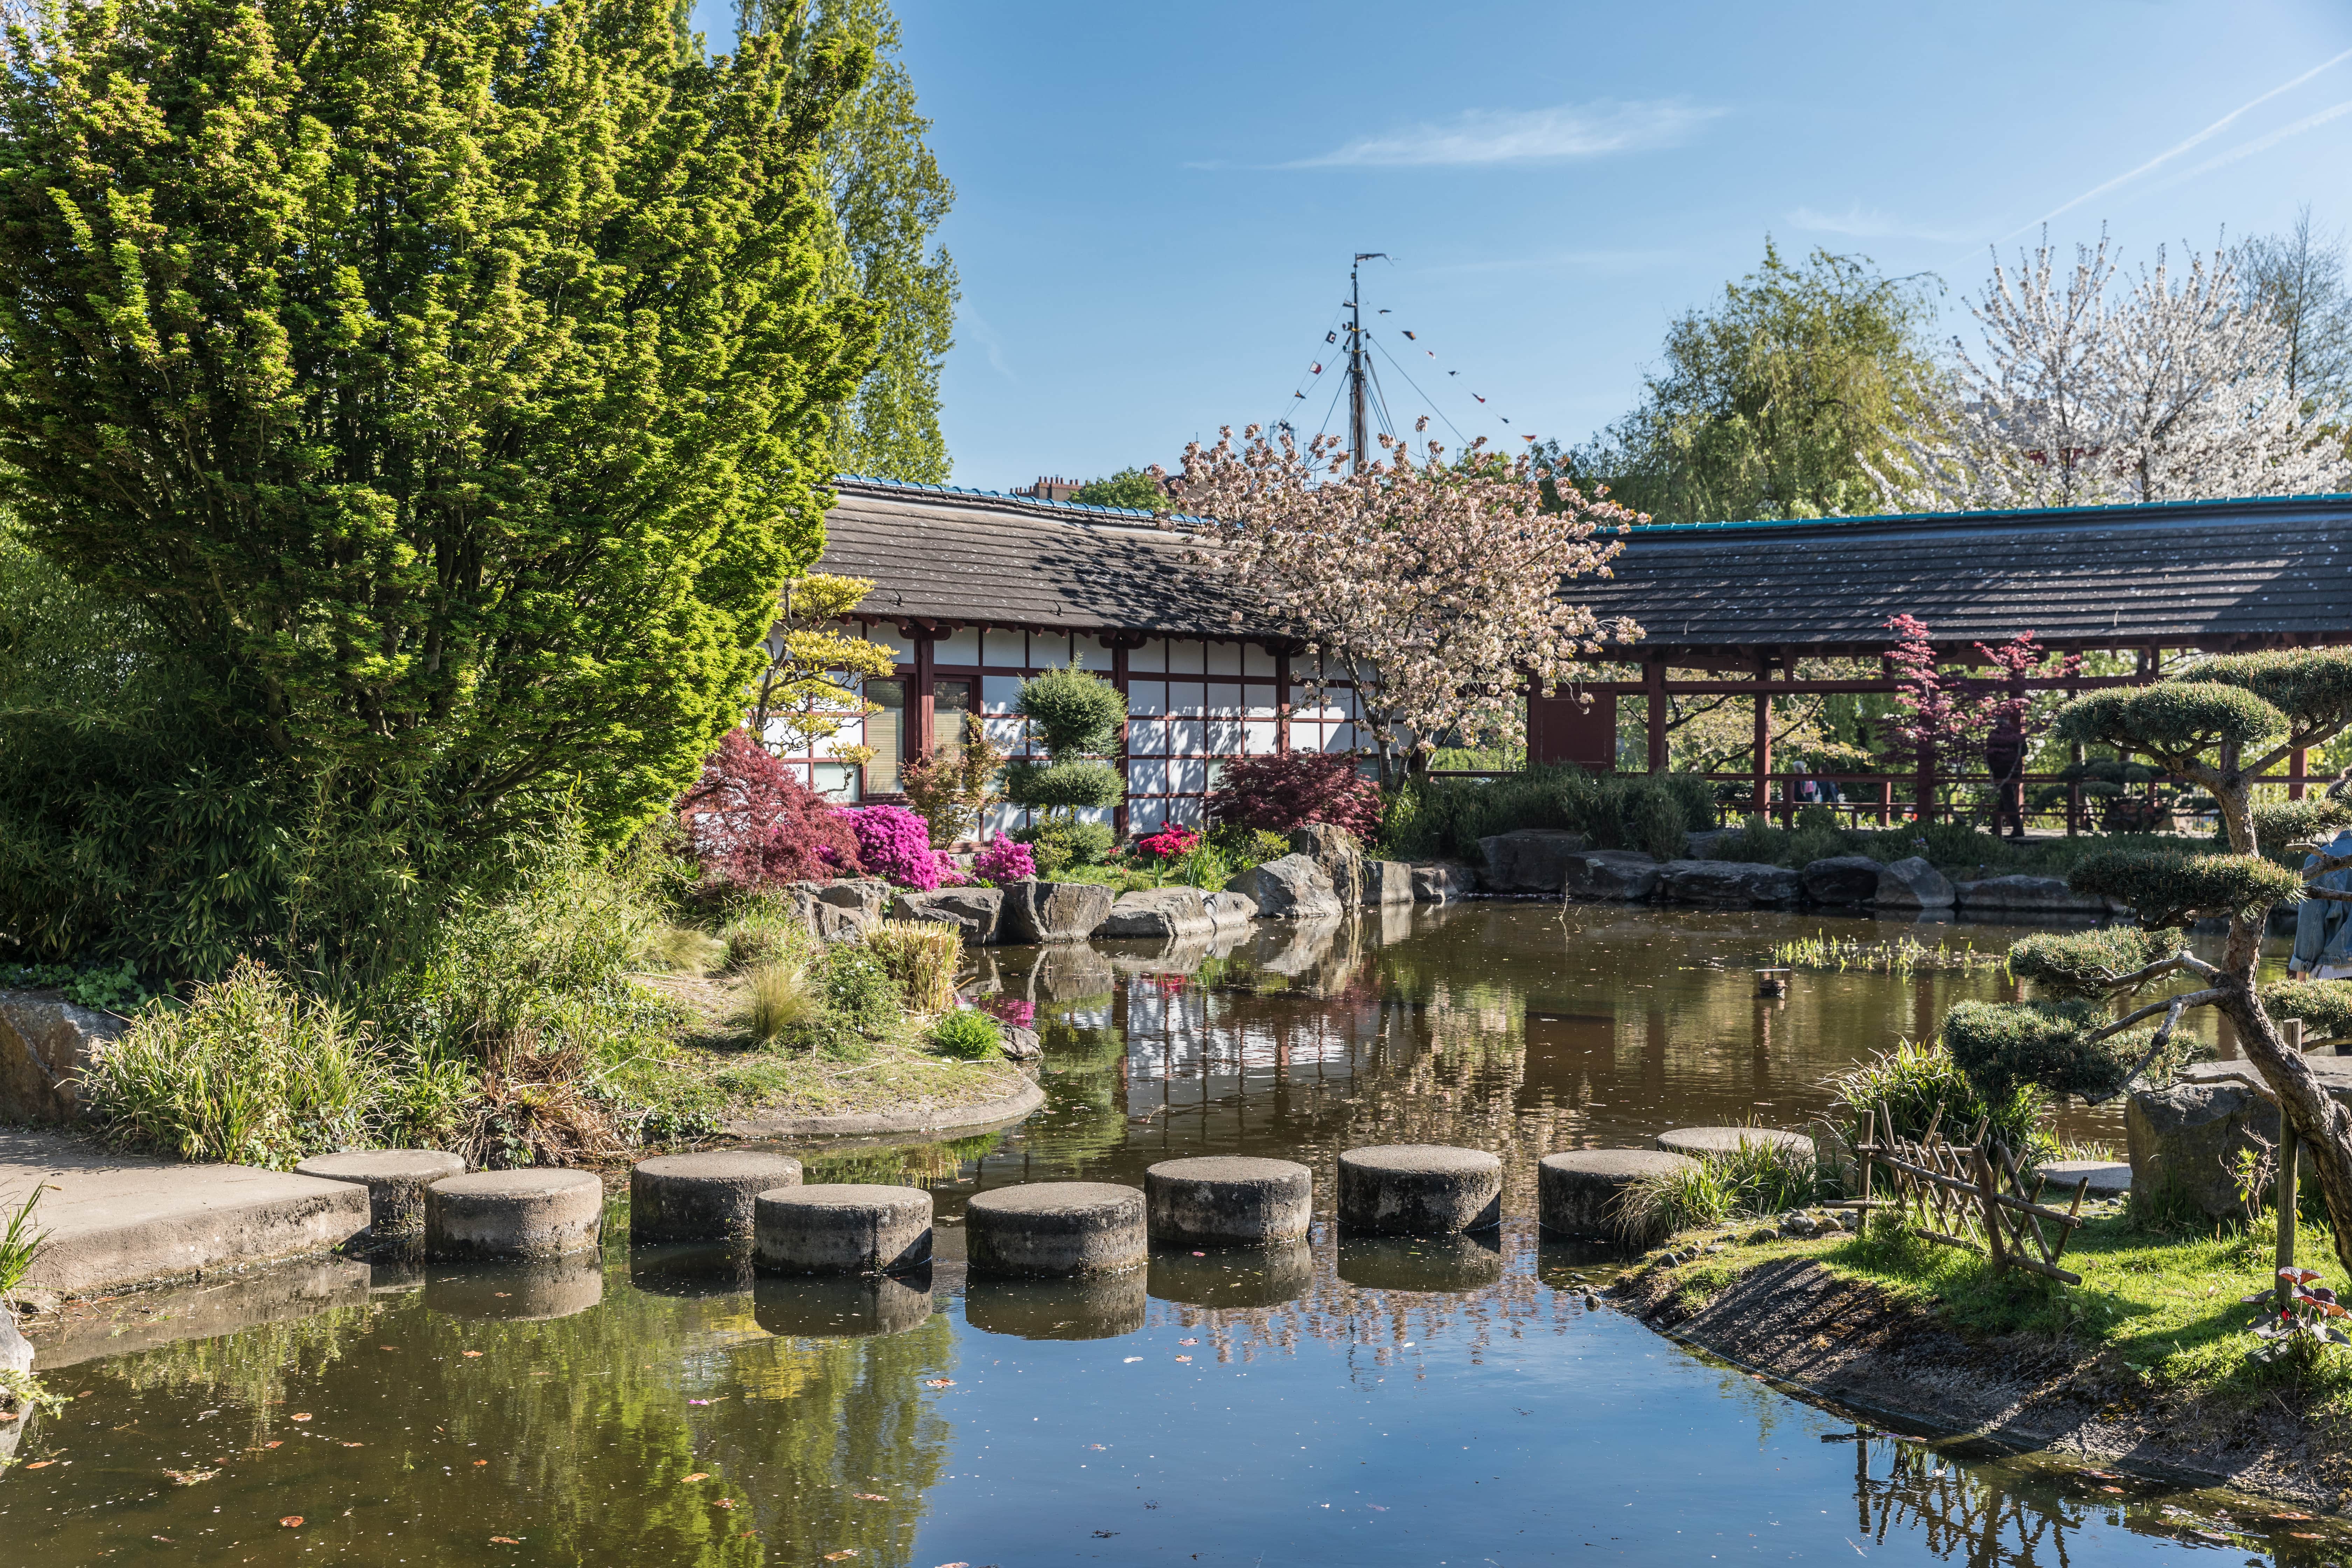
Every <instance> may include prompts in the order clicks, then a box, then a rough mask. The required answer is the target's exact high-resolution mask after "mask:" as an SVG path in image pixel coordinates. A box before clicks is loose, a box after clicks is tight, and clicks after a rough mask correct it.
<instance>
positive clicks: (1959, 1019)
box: [1944, 1001, 2202, 1103]
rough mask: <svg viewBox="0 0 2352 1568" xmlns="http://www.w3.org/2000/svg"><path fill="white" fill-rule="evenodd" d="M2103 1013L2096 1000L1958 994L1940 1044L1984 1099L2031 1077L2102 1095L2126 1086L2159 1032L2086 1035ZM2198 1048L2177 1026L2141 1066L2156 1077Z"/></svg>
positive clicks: (2045, 1084) (2052, 1086)
mask: <svg viewBox="0 0 2352 1568" xmlns="http://www.w3.org/2000/svg"><path fill="white" fill-rule="evenodd" d="M2107 1021H2108V1018H2107V1011H2106V1009H2105V1007H2103V1006H2101V1005H2098V1004H2096V1003H2093V1002H2076V1001H2065V1002H1962V1003H1959V1004H1958V1005H1956V1006H1954V1007H1953V1008H1952V1010H1951V1011H1950V1012H1948V1013H1947V1014H1945V1015H1944V1045H1945V1047H1946V1048H1948V1050H1950V1052H1951V1053H1952V1059H1953V1060H1954V1061H1955V1062H1957V1063H1958V1064H1959V1068H1960V1070H1961V1071H1962V1072H1963V1073H1966V1074H1967V1075H1968V1079H1969V1083H1971V1084H1973V1085H1974V1086H1975V1087H1976V1090H1977V1092H1978V1093H1979V1094H1980V1095H1982V1096H1983V1097H1984V1098H1985V1099H1986V1100H1988V1101H1991V1102H1996V1103H1997V1102H1999V1101H2001V1100H2007V1099H2008V1098H2009V1097H2011V1095H2013V1094H2015V1093H2017V1092H2018V1091H2019V1090H2020V1089H2023V1088H2025V1087H2026V1086H2027V1085H2029V1084H2038V1085H2040V1086H2041V1087H2042V1088H2043V1089H2048V1090H2049V1091H2050V1092H2052V1093H2053V1094H2061V1095H2063V1094H2079V1095H2081V1096H2083V1097H2084V1099H2086V1100H2104V1099H2105V1098H2107V1097H2109V1096H2111V1095H2113V1094H2114V1093H2115V1092H2116V1090H2117V1089H2120V1088H2122V1087H2123V1084H2124V1080H2125V1079H2126V1076H2127V1075H2129V1074H2130V1073H2131V1071H2132V1069H2133V1068H2134V1067H2135V1066H2137V1065H2138V1063H2139V1061H2140V1058H2142V1057H2143V1056H2145V1055H2146V1054H2147V1048H2148V1045H2149V1043H2150V1041H2151V1040H2153V1039H2154V1037H2155V1035H2156V1030H2155V1029H2154V1028H2153V1027H2149V1028H2144V1029H2129V1030H2126V1031H2125V1032H2124V1033H2122V1034H2119V1035H2110V1036H2108V1037H2106V1038H2105V1039H2103V1040H2093V1039H2090V1038H2089V1036H2090V1035H2091V1034H2092V1033H2093V1032H2094V1031H2095V1030H2096V1029H2098V1028H2099V1027H2101V1026H2103V1025H2105V1023H2106V1022H2107ZM2200 1048H2202V1047H2201V1045H2200V1042H2199V1041H2198V1040H2197V1039H2196V1038H2195V1037H2192V1036H2189V1034H2187V1033H2185V1032H2183V1033H2179V1034H2176V1035H2174V1036H2173V1037H2172V1038H2171V1039H2170V1040H2169V1041H2168V1043H2167V1045H2166V1047H2165V1049H2164V1050H2163V1051H2162V1052H2160V1053H2159V1054H2158V1058H2157V1059H2155V1060H2153V1061H2151V1062H2149V1063H2148V1064H2147V1067H2146V1068H2142V1069H2141V1070H2142V1071H2143V1072H2145V1073H2147V1074H2150V1075H2152V1076H2153V1077H2155V1078H2156V1079H2158V1081H2161V1080H2162V1079H2166V1078H2169V1077H2170V1076H2171V1075H2172V1074H2173V1073H2175V1072H2178V1071H2179V1069H2180V1068H2181V1067H2182V1066H2183V1065H2185V1064H2186V1063H2188V1062H2189V1061H2192V1060H2194V1059H2195V1058H2196V1055H2197V1053H2198V1051H2199V1050H2200Z"/></svg>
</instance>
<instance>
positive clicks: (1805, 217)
mask: <svg viewBox="0 0 2352 1568" xmlns="http://www.w3.org/2000/svg"><path fill="white" fill-rule="evenodd" d="M1789 226H1790V228H1797V229H1804V230H1808V231H1810V232H1812V233H1815V234H1841V235H1844V236H1846V237H1849V238H1853V239H1932V240H1938V241H1950V242H1957V241H1960V240H1968V239H1975V238H1977V236H1976V235H1973V234H1969V233H1967V232H1965V231H1963V230H1960V229H1951V228H1935V227H1931V226H1928V225H1927V224H1922V223H1912V222H1910V221H1908V220H1907V219H1904V218H1898V217H1889V216H1887V215H1886V214H1885V213H1882V212H1880V211H1879V210H1878V209H1877V208H1875V207H1865V206H1864V205H1862V204H1861V203H1859V202H1855V203H1853V204H1852V205H1849V206H1848V207H1847V208H1846V209H1845V211H1843V212H1842V213H1825V212H1823V211H1822V210H1821V209H1820V208H1819V207H1799V208H1797V209H1796V210H1795V211H1793V212H1791V213H1790V214H1789Z"/></svg>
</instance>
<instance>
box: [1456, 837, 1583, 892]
mask: <svg viewBox="0 0 2352 1568" xmlns="http://www.w3.org/2000/svg"><path fill="white" fill-rule="evenodd" d="M1478 852H1479V853H1480V854H1481V855H1483V856H1484V857H1485V858H1486V866H1485V868H1483V869H1482V870H1481V871H1480V872H1479V876H1478V881H1479V885H1480V886H1481V887H1483V888H1484V889H1486V891H1487V892H1490V893H1549V894H1551V895H1552V896H1554V897H1555V898H1557V897H1558V896H1559V891H1560V889H1561V887H1562V886H1563V885H1565V883H1566V881H1567V879H1568V863H1569V861H1570V860H1571V859H1573V858H1575V857H1577V856H1579V855H1581V854H1583V853H1584V835H1583V834H1581V833H1570V832H1569V831H1568V830H1567V829H1566V828H1561V827H1519V828H1514V829H1513V830H1512V831H1510V832H1508V833H1497V834H1496V835H1495V836H1494V837H1491V838H1481V839H1480V840H1478Z"/></svg>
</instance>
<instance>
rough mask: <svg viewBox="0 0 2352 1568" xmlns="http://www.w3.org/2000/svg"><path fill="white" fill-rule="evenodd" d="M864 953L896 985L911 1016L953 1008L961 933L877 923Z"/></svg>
mask: <svg viewBox="0 0 2352 1568" xmlns="http://www.w3.org/2000/svg"><path fill="white" fill-rule="evenodd" d="M864 942H865V944H866V952H870V953H872V954H873V955H874V956H875V957H876V958H877V959H878V960H880V961H881V963H882V967H883V968H884V969H886V970H887V971H888V972H889V973H890V978H891V979H893V980H895V981H897V982H898V993H899V997H900V1000H901V1001H902V1002H903V1003H904V1004H905V1005H906V1008H907V1010H908V1012H910V1013H937V1012H940V1011H943V1010H944V1009H946V1008H950V1007H952V1006H954V1005H955V979H956V970H957V969H958V968H959V967H960V966H961V964H962V963H963V932H962V931H961V929H959V928H958V927H955V926H951V925H948V924H946V923H944V922H940V921H877V922H876V923H875V925H874V927H873V929H872V930H870V931H867V932H866V935H865V938H864Z"/></svg>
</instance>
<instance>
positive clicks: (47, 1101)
mask: <svg viewBox="0 0 2352 1568" xmlns="http://www.w3.org/2000/svg"><path fill="white" fill-rule="evenodd" d="M122 1030H123V1022H122V1020H121V1019H120V1018H118V1017H116V1016H114V1015H113V1014H111V1013H100V1012H97V1011H95V1010H94V1009H91V1008H89V1007H81V1006H77V1005H74V1004H73V1003H71V1002H68V1001H67V1000H66V999H65V998H64V997H62V996H59V995H58V994H57V993H56V992H54V991H0V1121H72V1120H73V1119H74V1118H75V1117H76V1116H78V1115H79V1114H80V1111H81V1096H80V1090H79V1086H80V1083H81V1071H82V1068H84V1067H86V1066H88V1065H89V1059H90V1057H91V1056H92V1054H93V1053H95V1052H96V1051H97V1050H98V1049H99V1048H100V1047H102V1046H105V1045H106V1044H108V1043H109V1042H110V1041H111V1040H113V1039H114V1037H116V1036H118V1035H120V1034H121V1033H122Z"/></svg>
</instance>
